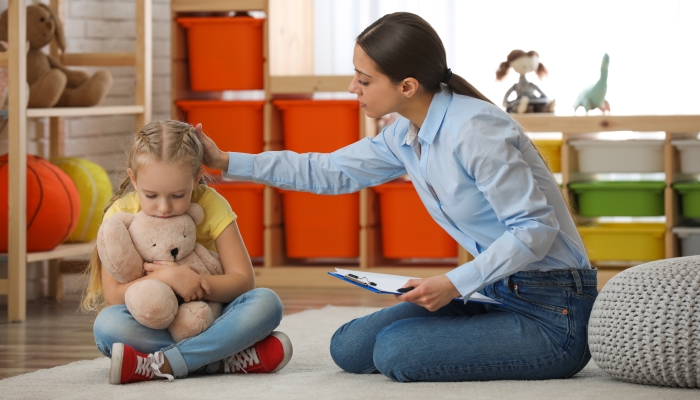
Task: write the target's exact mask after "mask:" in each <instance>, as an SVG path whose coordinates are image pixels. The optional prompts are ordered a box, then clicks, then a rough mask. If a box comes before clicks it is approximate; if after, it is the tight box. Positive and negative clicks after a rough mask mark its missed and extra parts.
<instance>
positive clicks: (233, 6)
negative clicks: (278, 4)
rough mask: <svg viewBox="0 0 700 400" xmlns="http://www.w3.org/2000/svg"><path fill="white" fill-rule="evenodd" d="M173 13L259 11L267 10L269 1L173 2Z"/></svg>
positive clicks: (208, 0) (185, 0) (172, 0)
mask: <svg viewBox="0 0 700 400" xmlns="http://www.w3.org/2000/svg"><path fill="white" fill-rule="evenodd" d="M170 8H171V10H172V11H173V12H207V11H209V12H216V11H221V12H226V11H259V10H266V9H267V0H198V1H192V0H171V1H170Z"/></svg>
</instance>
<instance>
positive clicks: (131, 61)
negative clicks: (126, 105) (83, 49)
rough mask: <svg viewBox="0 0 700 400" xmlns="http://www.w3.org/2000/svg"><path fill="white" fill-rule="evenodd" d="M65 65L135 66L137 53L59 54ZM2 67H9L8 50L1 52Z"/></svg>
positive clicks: (0, 61) (0, 63) (0, 62)
mask: <svg viewBox="0 0 700 400" xmlns="http://www.w3.org/2000/svg"><path fill="white" fill-rule="evenodd" d="M59 58H60V60H61V62H62V63H63V65H66V66H70V67H78V66H110V67H117V66H119V67H122V66H127V67H128V66H134V65H136V54H135V53H65V54H61V55H60V56H59ZM0 67H7V52H5V53H0Z"/></svg>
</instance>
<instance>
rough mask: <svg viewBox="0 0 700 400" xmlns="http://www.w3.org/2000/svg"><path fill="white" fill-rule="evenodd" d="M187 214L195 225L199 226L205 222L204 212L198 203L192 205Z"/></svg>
mask: <svg viewBox="0 0 700 400" xmlns="http://www.w3.org/2000/svg"><path fill="white" fill-rule="evenodd" d="M186 214H187V215H189V216H190V217H192V219H193V220H194V224H195V225H199V223H200V222H202V221H203V220H204V210H203V209H202V207H201V206H200V205H199V204H197V203H190V206H189V207H188V208H187V211H186Z"/></svg>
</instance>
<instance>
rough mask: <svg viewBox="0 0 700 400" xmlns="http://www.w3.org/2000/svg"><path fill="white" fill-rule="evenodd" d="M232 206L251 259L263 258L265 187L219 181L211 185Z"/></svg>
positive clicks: (256, 184) (257, 184)
mask: <svg viewBox="0 0 700 400" xmlns="http://www.w3.org/2000/svg"><path fill="white" fill-rule="evenodd" d="M210 185H211V187H212V188H214V189H216V191H217V192H219V194H221V195H222V196H224V198H225V199H226V200H227V201H228V203H229V204H230V205H231V209H233V212H234V213H236V215H237V216H238V218H237V219H236V223H237V224H238V230H239V231H240V232H241V237H243V242H244V243H245V247H246V249H247V250H248V254H249V255H250V256H251V257H262V256H263V252H264V247H263V228H264V221H263V189H264V188H265V185H261V184H259V183H248V182H226V181H218V182H214V183H211V184H210Z"/></svg>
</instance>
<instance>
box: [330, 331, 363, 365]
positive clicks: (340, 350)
mask: <svg viewBox="0 0 700 400" xmlns="http://www.w3.org/2000/svg"><path fill="white" fill-rule="evenodd" d="M349 324H351V322H347V323H345V324H343V326H341V327H340V328H338V329H337V330H336V331H335V333H334V334H333V337H332V338H331V344H330V351H331V358H332V359H333V361H334V362H335V364H336V365H337V366H338V367H340V368H341V369H342V370H344V371H347V372H352V373H356V374H359V373H361V372H362V371H357V370H356V369H357V367H356V365H355V363H353V361H354V357H355V356H356V355H357V353H356V352H355V346H353V345H351V342H352V340H347V339H349V338H348V335H347V334H346V329H347V326H348V325H349Z"/></svg>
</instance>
